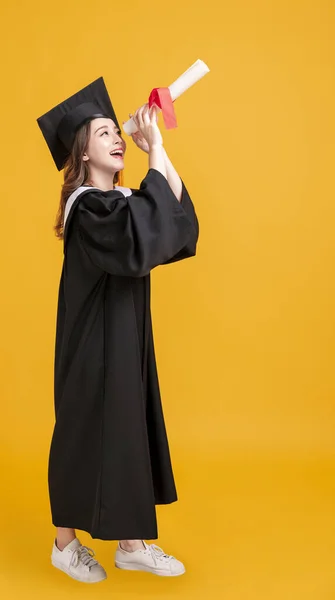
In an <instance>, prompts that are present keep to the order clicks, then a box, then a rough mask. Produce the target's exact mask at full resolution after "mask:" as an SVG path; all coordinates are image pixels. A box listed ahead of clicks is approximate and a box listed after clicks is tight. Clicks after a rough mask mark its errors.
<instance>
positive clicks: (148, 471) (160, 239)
mask: <svg viewBox="0 0 335 600" xmlns="http://www.w3.org/2000/svg"><path fill="white" fill-rule="evenodd" d="M101 79H102V78H101ZM97 81H99V80H97ZM96 83H97V82H94V84H96ZM94 84H91V86H93V85H94ZM100 84H101V80H100ZM88 88H90V86H88ZM88 88H85V90H87V89H88ZM90 89H91V88H90ZM93 91H94V90H93ZM95 93H96V97H95V98H94V100H95V106H93V104H92V103H89V102H83V99H84V100H87V98H82V97H81V95H80V94H81V93H78V94H77V95H75V96H73V97H71V99H69V100H71V101H72V105H71V102H70V103H69V102H68V101H65V102H64V103H62V104H61V105H58V107H56V109H57V110H56V109H53V111H49V113H47V114H46V115H44V116H43V117H41V118H40V119H38V122H39V125H40V127H41V129H42V132H43V134H44V136H45V139H46V140H47V143H48V145H49V148H50V150H51V152H52V155H53V157H54V160H55V162H56V164H57V167H58V168H59V169H60V168H61V167H62V166H64V184H63V188H62V194H61V203H60V209H59V212H58V217H57V223H56V226H55V230H56V234H57V236H58V237H59V238H60V239H63V242H64V261H63V268H62V274H61V279H60V286H59V296H58V312H57V328H56V344H55V385H54V387H55V416H56V422H55V427H54V432H53V437H52V442H51V448H50V456H49V473H48V480H49V492H50V503H51V511H52V522H53V524H54V525H55V526H56V528H57V535H56V538H55V540H54V544H53V549H52V555H51V559H52V564H53V565H54V566H55V567H57V568H59V569H61V570H63V571H64V572H66V573H67V574H68V575H70V576H71V577H73V578H74V579H77V580H80V581H84V582H89V583H92V582H98V581H101V580H103V579H105V578H106V577H107V575H106V571H105V570H104V568H103V567H102V566H101V565H100V564H99V563H98V561H97V560H95V559H94V558H93V557H94V556H95V553H94V551H93V550H92V549H91V548H88V547H87V546H83V545H82V544H81V542H80V540H79V539H78V538H77V536H76V532H75V530H76V529H82V530H84V531H87V532H89V533H90V535H91V536H92V538H99V539H103V540H118V541H119V543H118V546H117V550H116V554H115V565H116V566H117V567H119V568H121V569H128V570H144V571H149V572H152V573H155V574H157V575H167V576H174V575H181V574H183V573H184V572H185V567H184V565H183V564H182V563H181V562H180V561H179V560H177V559H176V558H174V557H173V556H171V555H168V554H165V553H164V552H163V550H162V549H161V548H159V546H156V545H155V544H147V543H146V542H145V541H144V539H157V523H156V512H155V505H156V504H168V503H171V502H174V501H176V500H177V494H176V488H175V483H174V477H173V471H172V466H171V460H170V453H169V446H168V440H167V435H166V430H165V424H164V416H163V410H162V405H161V398H160V392H159V382H158V376H157V369H156V361H155V351H154V343H153V333H152V322H151V314H150V271H151V270H152V269H153V268H155V267H156V266H158V265H162V264H168V263H172V262H175V261H178V260H182V259H184V258H187V257H190V256H194V255H195V253H196V244H197V240H198V235H199V226H198V220H197V216H196V213H195V210H194V206H193V203H192V201H191V198H190V196H189V194H188V192H187V190H186V187H185V185H184V183H183V182H182V180H181V179H180V177H179V176H178V174H177V172H176V171H175V169H174V167H173V165H172V164H171V162H170V160H169V158H168V156H167V154H166V152H165V150H164V146H163V139H162V135H161V133H160V130H159V127H158V124H157V109H156V107H152V108H151V109H149V107H148V105H144V106H142V107H141V108H140V109H138V110H137V111H136V113H135V115H134V117H133V118H134V120H135V122H136V125H137V127H138V132H137V133H135V134H133V136H132V138H133V140H134V142H135V143H136V145H137V146H138V147H139V148H140V149H141V150H143V151H144V152H146V153H147V154H148V163H149V164H148V166H149V169H148V172H147V174H146V176H145V177H144V179H143V180H142V182H141V185H140V188H139V189H137V190H135V189H129V188H124V187H122V186H119V185H115V184H117V183H119V182H120V173H121V171H122V170H123V168H124V155H125V151H126V144H125V141H124V140H123V139H122V136H121V132H120V129H119V126H118V123H117V119H116V117H115V113H114V111H113V109H112V107H111V104H110V105H109V106H108V107H107V108H106V106H107V105H106V103H105V105H104V107H103V108H101V106H102V105H103V102H102V101H101V102H100V108H99V107H98V108H97V106H98V105H99V93H100V100H101V89H100V92H99V93H98V92H97V90H96V89H95ZM104 93H105V94H106V91H105V90H104ZM55 111H56V112H55ZM57 111H58V112H57ZM64 113H65V116H64ZM60 117H61V120H60ZM78 124H79V125H78ZM55 132H56V133H57V135H56V133H55Z"/></svg>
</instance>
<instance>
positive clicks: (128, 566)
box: [114, 560, 186, 577]
mask: <svg viewBox="0 0 335 600" xmlns="http://www.w3.org/2000/svg"><path fill="white" fill-rule="evenodd" d="M114 564H115V566H116V568H117V569H124V570H125V571H145V572H146V573H153V574H154V575H161V576H163V577H178V576H179V575H184V573H185V572H186V569H184V570H183V571H182V572H181V573H171V572H169V571H165V570H164V569H153V568H152V567H147V566H146V565H139V564H137V563H128V562H127V563H123V562H120V561H118V560H116V561H115V563H114Z"/></svg>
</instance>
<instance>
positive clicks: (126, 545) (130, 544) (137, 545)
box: [120, 540, 144, 552]
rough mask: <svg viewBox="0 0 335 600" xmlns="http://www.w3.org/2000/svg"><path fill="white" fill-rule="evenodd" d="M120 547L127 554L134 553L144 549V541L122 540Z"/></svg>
mask: <svg viewBox="0 0 335 600" xmlns="http://www.w3.org/2000/svg"><path fill="white" fill-rule="evenodd" d="M120 546H121V548H123V550H126V551H127V552H134V550H140V549H141V548H144V544H143V542H142V540H120Z"/></svg>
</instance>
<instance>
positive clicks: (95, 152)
mask: <svg viewBox="0 0 335 600" xmlns="http://www.w3.org/2000/svg"><path fill="white" fill-rule="evenodd" d="M90 125H91V128H90V137H89V142H88V147H87V150H86V152H84V154H83V160H85V161H88V166H89V167H92V168H94V169H102V170H104V171H106V170H107V171H109V172H113V173H116V172H117V171H121V170H122V169H124V162H123V160H124V154H125V151H126V142H125V141H124V140H123V139H122V137H121V132H120V130H119V129H118V127H117V125H115V123H114V121H113V120H112V119H107V118H105V117H99V118H97V119H92V121H91V124H90Z"/></svg>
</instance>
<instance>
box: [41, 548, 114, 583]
mask: <svg viewBox="0 0 335 600" xmlns="http://www.w3.org/2000/svg"><path fill="white" fill-rule="evenodd" d="M90 552H92V554H90ZM93 556H95V553H94V551H93V550H92V548H88V546H83V545H82V544H81V543H80V541H79V539H78V538H74V540H72V542H70V543H69V544H68V545H67V546H65V548H64V549H63V550H59V548H57V546H56V540H54V544H53V548H52V554H51V562H52V564H53V566H54V567H57V569H60V570H61V571H64V573H67V575H70V577H73V579H76V580H77V581H83V582H84V583H97V582H98V581H102V580H103V579H106V577H107V573H106V571H105V569H104V568H103V567H102V566H101V565H100V564H99V563H98V561H97V560H95V559H94V558H92V557H93Z"/></svg>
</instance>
